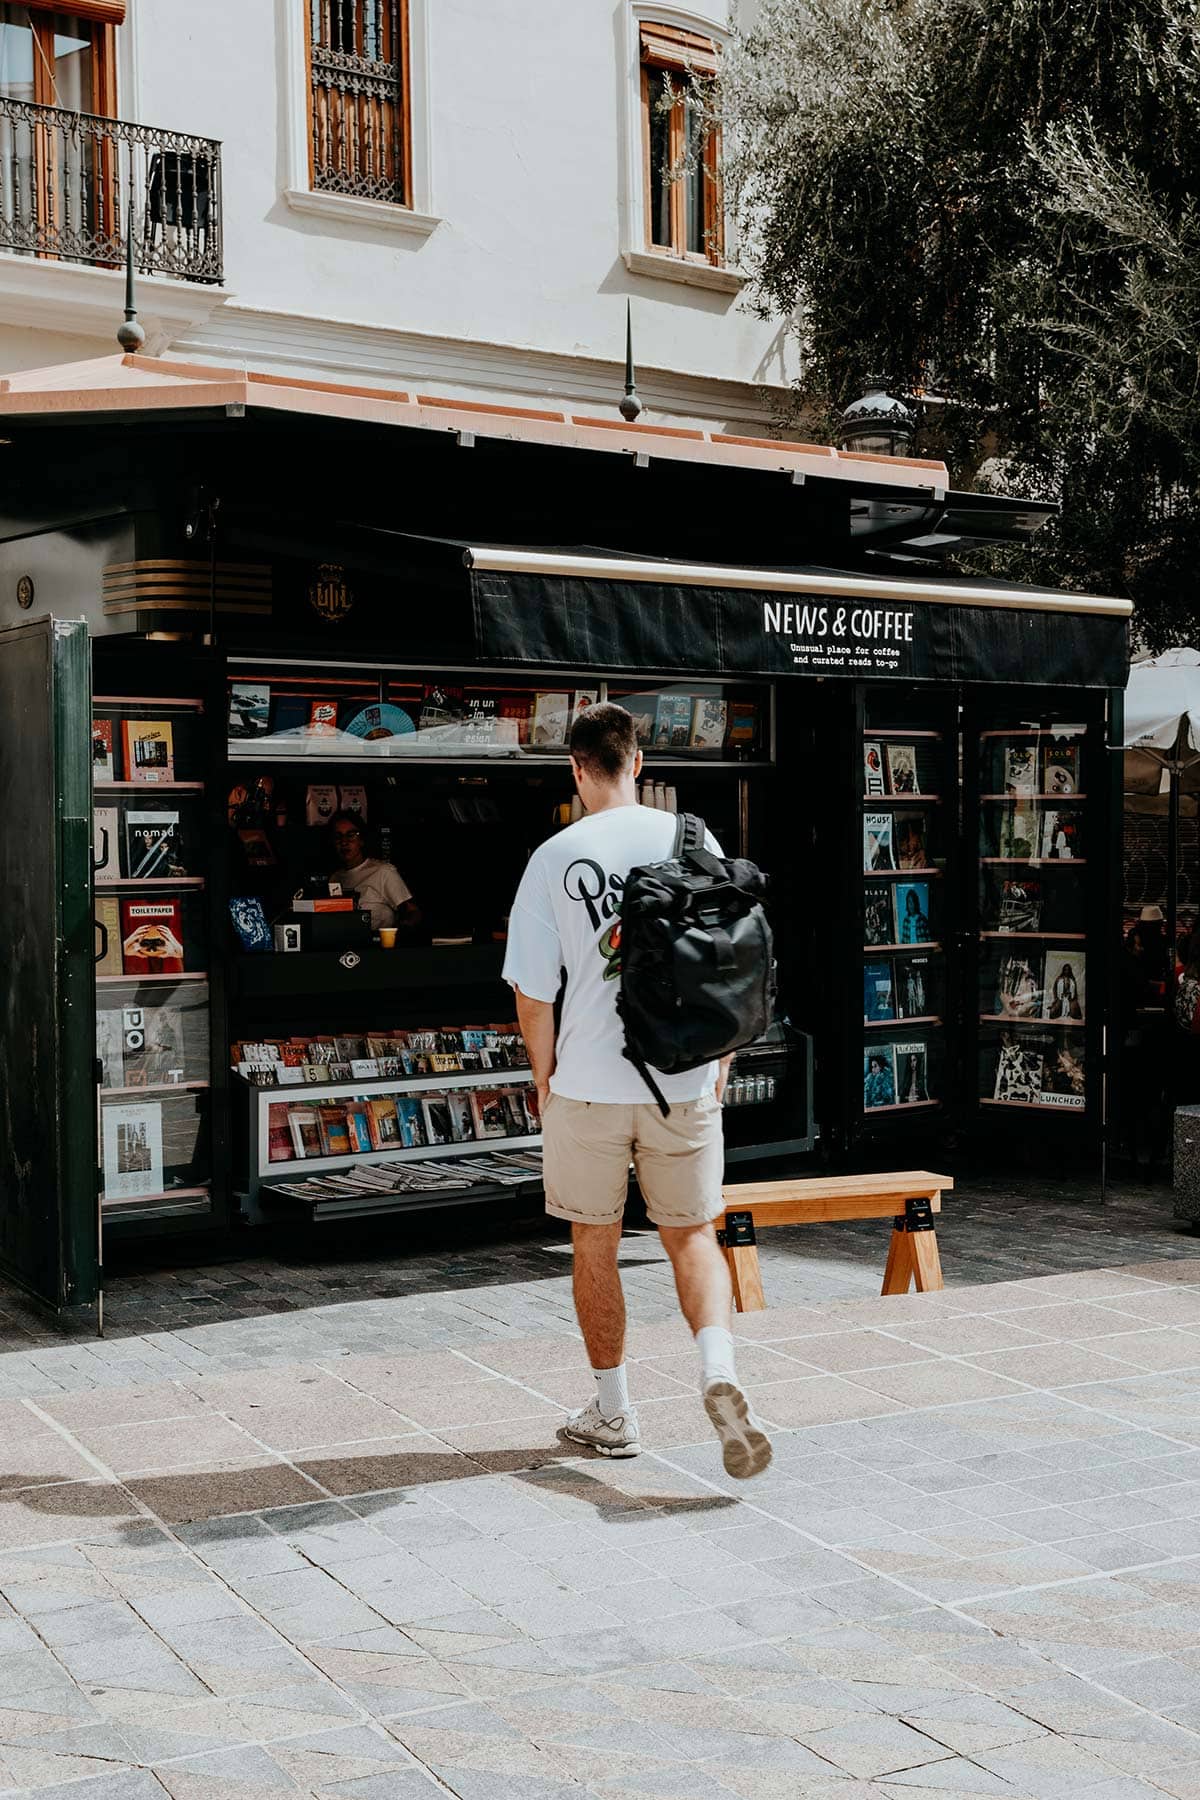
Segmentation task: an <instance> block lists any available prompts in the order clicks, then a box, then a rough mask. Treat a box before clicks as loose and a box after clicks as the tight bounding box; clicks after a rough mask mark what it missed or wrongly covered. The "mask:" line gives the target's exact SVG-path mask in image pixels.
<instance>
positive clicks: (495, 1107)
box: [470, 1088, 509, 1138]
mask: <svg viewBox="0 0 1200 1800" xmlns="http://www.w3.org/2000/svg"><path fill="white" fill-rule="evenodd" d="M470 1095H471V1122H472V1124H473V1125H474V1127H475V1136H476V1137H477V1138H497V1137H507V1136H508V1131H509V1125H508V1107H507V1105H506V1104H505V1100H504V1095H503V1094H502V1093H501V1092H499V1091H498V1090H496V1089H494V1088H472V1089H471V1090H470Z"/></svg>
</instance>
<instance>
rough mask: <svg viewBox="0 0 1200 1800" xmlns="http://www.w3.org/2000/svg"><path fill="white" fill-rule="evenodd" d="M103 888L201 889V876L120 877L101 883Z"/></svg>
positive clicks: (202, 882) (202, 879)
mask: <svg viewBox="0 0 1200 1800" xmlns="http://www.w3.org/2000/svg"><path fill="white" fill-rule="evenodd" d="M103 886H104V887H105V888H138V889H141V888H168V889H174V888H202V887H203V886H204V877H203V875H122V876H120V877H119V878H118V879H117V880H115V881H106V882H104V883H103Z"/></svg>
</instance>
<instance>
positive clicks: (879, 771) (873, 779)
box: [863, 738, 887, 800]
mask: <svg viewBox="0 0 1200 1800" xmlns="http://www.w3.org/2000/svg"><path fill="white" fill-rule="evenodd" d="M886 792H887V785H886V781H885V778H884V768H883V745H882V744H881V743H878V742H876V741H875V739H873V738H868V739H867V740H866V742H865V743H864V744H863V795H864V798H866V799H867V800H875V799H882V797H883V795H884V794H886Z"/></svg>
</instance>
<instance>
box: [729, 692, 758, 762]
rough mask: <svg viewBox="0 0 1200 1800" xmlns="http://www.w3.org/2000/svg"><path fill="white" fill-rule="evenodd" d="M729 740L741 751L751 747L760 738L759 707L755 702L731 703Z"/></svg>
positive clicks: (739, 701)
mask: <svg viewBox="0 0 1200 1800" xmlns="http://www.w3.org/2000/svg"><path fill="white" fill-rule="evenodd" d="M728 727H729V728H728V738H729V742H730V743H731V744H736V745H737V746H738V747H739V748H740V749H743V750H746V749H749V748H750V747H751V745H752V744H753V743H754V741H755V739H756V737H757V736H758V707H757V705H756V704H755V702H754V701H753V700H731V701H730V702H729V721H728Z"/></svg>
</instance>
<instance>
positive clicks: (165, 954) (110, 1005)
mask: <svg viewBox="0 0 1200 1800" xmlns="http://www.w3.org/2000/svg"><path fill="white" fill-rule="evenodd" d="M202 715H203V703H202V702H201V701H199V700H190V699H161V698H157V697H155V698H149V697H145V696H124V697H123V696H120V695H98V696H97V697H96V698H95V700H94V702H93V721H92V793H93V810H92V880H93V907H94V923H95V958H96V1058H97V1065H98V1073H99V1080H100V1091H99V1122H98V1130H99V1159H98V1160H99V1166H100V1170H101V1204H102V1209H103V1214H104V1215H105V1216H108V1217H114V1218H115V1217H119V1216H126V1217H127V1216H130V1215H139V1216H146V1217H148V1216H151V1215H155V1216H165V1215H167V1214H172V1213H206V1212H208V1211H209V1209H210V1205H211V1181H212V1169H211V1150H210V1125H211V1116H210V1105H211V1062H210V1042H211V1040H210V1021H209V960H210V959H209V948H208V915H207V906H206V896H205V887H206V875H205V870H206V869H207V867H208V861H209V852H210V845H209V842H208V839H207V830H208V825H207V819H206V815H205V812H204V793H205V783H204V781H203V779H201V776H202V773H203V769H204V744H203V735H202V726H203V718H202Z"/></svg>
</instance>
